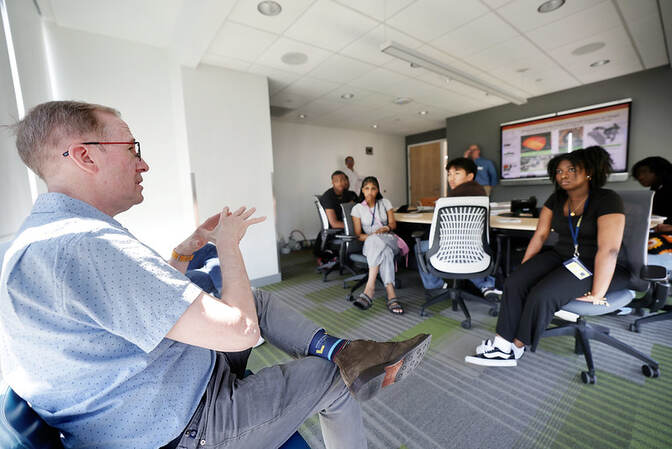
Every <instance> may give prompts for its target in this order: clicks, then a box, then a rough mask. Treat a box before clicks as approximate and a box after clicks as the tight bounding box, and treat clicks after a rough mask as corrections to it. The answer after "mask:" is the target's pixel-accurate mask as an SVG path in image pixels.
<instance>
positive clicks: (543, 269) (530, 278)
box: [497, 251, 630, 350]
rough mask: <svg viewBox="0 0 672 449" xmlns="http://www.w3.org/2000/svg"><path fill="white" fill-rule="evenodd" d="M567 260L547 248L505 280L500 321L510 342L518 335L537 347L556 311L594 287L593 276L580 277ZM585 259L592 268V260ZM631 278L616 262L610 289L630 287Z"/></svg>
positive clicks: (498, 331)
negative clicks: (580, 278) (569, 266)
mask: <svg viewBox="0 0 672 449" xmlns="http://www.w3.org/2000/svg"><path fill="white" fill-rule="evenodd" d="M565 260H567V258H566V257H562V256H560V255H559V254H558V253H556V252H555V251H546V252H543V253H540V254H537V255H536V256H534V257H533V258H531V259H530V260H528V261H527V262H525V263H524V264H522V265H521V266H519V267H518V268H517V269H516V270H515V271H514V272H513V273H512V274H511V276H509V277H508V278H507V279H506V282H504V294H503V295H502V305H501V310H500V312H499V319H498V320H497V333H498V334H499V335H500V336H502V337H503V338H505V339H506V340H508V341H513V340H514V338H517V339H518V340H520V341H522V342H523V343H525V344H526V345H530V346H532V349H533V350H534V349H536V347H537V344H538V343H539V339H540V338H541V336H542V334H543V333H544V331H545V330H546V327H547V326H548V325H549V324H550V322H551V320H552V319H553V314H554V313H555V312H557V311H558V310H560V308H561V307H562V306H564V305H565V304H567V303H569V302H571V301H572V300H573V299H575V298H578V297H579V296H583V295H584V294H585V293H586V292H588V291H590V290H591V288H592V286H593V277H592V276H589V277H587V278H585V279H583V280H579V279H577V278H576V277H575V276H574V275H573V274H572V273H570V272H569V270H567V268H565V266H564V265H563V264H562V263H563V262H564V261H565ZM582 262H583V263H584V264H585V265H586V266H587V267H588V268H589V269H590V270H591V271H593V266H592V265H593V264H592V263H591V264H590V265H588V263H587V261H582ZM591 262H592V261H591ZM629 277H630V275H629V273H628V271H627V270H626V269H624V268H623V267H621V266H619V265H616V270H615V271H614V276H613V278H612V279H611V284H609V291H611V290H623V289H625V288H627V286H628V279H629Z"/></svg>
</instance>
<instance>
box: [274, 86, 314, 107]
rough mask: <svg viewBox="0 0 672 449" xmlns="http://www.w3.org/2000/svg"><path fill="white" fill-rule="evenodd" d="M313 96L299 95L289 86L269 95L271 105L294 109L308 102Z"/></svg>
mask: <svg viewBox="0 0 672 449" xmlns="http://www.w3.org/2000/svg"><path fill="white" fill-rule="evenodd" d="M313 99H314V98H313V97H309V96H306V95H300V94H297V93H295V92H292V91H291V90H290V89H289V88H285V89H283V90H281V91H280V92H278V93H276V94H273V95H271V104H272V105H273V106H282V107H283V108H290V109H296V108H300V107H301V106H303V105H305V104H306V103H309V102H311V101H312V100H313Z"/></svg>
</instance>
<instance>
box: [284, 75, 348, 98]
mask: <svg viewBox="0 0 672 449" xmlns="http://www.w3.org/2000/svg"><path fill="white" fill-rule="evenodd" d="M339 86H340V84H339V83H333V82H331V81H323V80H318V79H315V78H308V77H306V78H301V79H299V80H297V81H295V82H294V83H292V84H291V85H290V86H289V87H288V88H287V89H290V90H291V91H292V92H294V93H295V94H299V95H305V96H308V97H321V96H322V95H324V94H326V93H328V92H331V91H332V90H334V89H336V88H337V87H339Z"/></svg>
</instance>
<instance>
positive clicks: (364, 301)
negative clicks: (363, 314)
mask: <svg viewBox="0 0 672 449" xmlns="http://www.w3.org/2000/svg"><path fill="white" fill-rule="evenodd" d="M353 304H354V305H355V307H358V308H360V309H362V310H366V309H370V308H371V306H372V305H373V299H371V297H370V296H369V295H367V294H366V293H364V292H362V293H360V294H359V296H358V297H357V299H355V302H354V303H353Z"/></svg>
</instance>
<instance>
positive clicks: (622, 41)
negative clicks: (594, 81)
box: [550, 26, 639, 73]
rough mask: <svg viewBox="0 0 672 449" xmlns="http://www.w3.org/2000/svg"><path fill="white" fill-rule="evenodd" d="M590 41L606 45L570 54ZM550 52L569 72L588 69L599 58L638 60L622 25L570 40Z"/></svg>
mask: <svg viewBox="0 0 672 449" xmlns="http://www.w3.org/2000/svg"><path fill="white" fill-rule="evenodd" d="M591 42H604V43H605V44H606V45H605V46H604V47H603V48H601V49H599V50H597V51H594V52H591V53H588V54H584V55H574V54H572V51H574V49H576V48H577V47H580V46H582V45H586V44H589V43H591ZM550 54H551V56H552V57H553V58H554V59H555V60H556V61H558V63H559V64H561V65H562V67H564V68H565V69H567V70H569V71H570V72H571V73H574V70H575V69H577V70H579V72H583V70H588V69H589V68H590V64H591V63H593V62H595V61H598V60H600V59H609V60H611V61H616V60H620V61H624V60H633V61H637V62H638V61H639V60H638V58H637V54H636V53H635V50H634V49H633V48H632V43H631V42H630V39H629V37H628V35H627V33H626V32H625V30H624V29H623V27H622V26H619V27H616V28H612V29H611V30H607V31H605V32H602V33H600V34H596V35H594V36H591V37H589V38H586V39H583V40H582V41H577V42H572V43H571V44H568V45H564V46H562V47H559V48H556V49H554V50H552V51H550ZM638 63H639V62H638ZM607 65H608V64H607Z"/></svg>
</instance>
